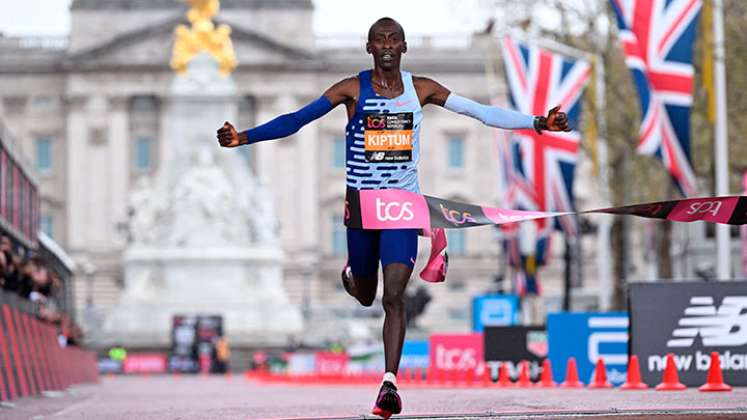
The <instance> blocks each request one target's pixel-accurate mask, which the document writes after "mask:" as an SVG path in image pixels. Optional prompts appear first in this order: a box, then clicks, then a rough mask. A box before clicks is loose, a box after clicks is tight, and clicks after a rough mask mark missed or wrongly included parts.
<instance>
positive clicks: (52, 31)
mask: <svg viewBox="0 0 747 420" xmlns="http://www.w3.org/2000/svg"><path fill="white" fill-rule="evenodd" d="M313 1H314V4H315V13H314V28H315V31H316V33H317V34H320V35H331V34H361V33H364V32H365V31H366V30H367V29H368V27H369V26H370V25H371V23H372V22H373V21H375V20H376V19H377V18H379V17H381V16H385V15H387V16H391V17H393V18H395V19H397V20H399V21H400V22H401V23H402V25H403V26H404V27H405V30H406V31H407V32H408V33H411V34H416V33H418V34H455V33H471V32H473V31H474V30H475V29H476V28H482V27H483V26H484V25H485V21H486V17H485V16H484V13H481V7H480V4H481V3H482V2H481V0H459V1H453V0H376V2H375V3H374V2H363V1H352V0H313ZM1 2H2V4H3V5H2V12H0V32H2V33H4V34H5V35H65V34H67V32H68V31H69V29H70V13H69V12H68V7H69V5H70V2H71V0H1ZM374 4H375V5H376V6H375V7H373V5H374Z"/></svg>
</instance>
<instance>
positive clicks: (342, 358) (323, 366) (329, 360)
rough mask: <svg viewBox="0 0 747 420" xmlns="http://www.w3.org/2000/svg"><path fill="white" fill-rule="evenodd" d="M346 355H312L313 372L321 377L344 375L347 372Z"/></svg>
mask: <svg viewBox="0 0 747 420" xmlns="http://www.w3.org/2000/svg"><path fill="white" fill-rule="evenodd" d="M349 359H350V358H349V356H348V354H347V353H332V352H326V351H319V352H316V353H315V354H314V372H315V373H316V374H317V375H321V376H336V375H344V374H345V373H347V370H348V361H349Z"/></svg>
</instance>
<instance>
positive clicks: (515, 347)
mask: <svg viewBox="0 0 747 420" xmlns="http://www.w3.org/2000/svg"><path fill="white" fill-rule="evenodd" d="M483 336H484V337H485V362H486V364H487V365H488V367H489V368H490V369H491V370H492V371H493V377H496V372H495V371H496V370H497V368H498V364H499V363H503V362H508V366H509V371H510V372H511V376H513V377H516V376H517V374H518V365H519V362H521V361H522V360H527V361H528V362H529V376H530V377H531V379H532V380H534V381H536V380H537V379H538V378H539V375H540V373H541V368H542V361H543V360H545V358H546V357H547V332H546V331H545V327H544V326H538V327H486V328H485V330H484V331H483Z"/></svg>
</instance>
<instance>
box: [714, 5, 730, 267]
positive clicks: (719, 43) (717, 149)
mask: <svg viewBox="0 0 747 420" xmlns="http://www.w3.org/2000/svg"><path fill="white" fill-rule="evenodd" d="M713 44H714V45H713V55H714V57H713V58H714V60H713V61H714V79H715V82H716V126H715V137H716V141H715V144H714V158H715V161H716V195H719V196H723V195H728V194H729V169H728V168H729V161H728V156H727V142H728V138H727V128H728V126H727V124H728V123H727V119H726V69H725V68H724V58H725V57H724V56H725V54H724V15H723V0H714V1H713ZM716 254H717V258H716V261H717V265H716V272H717V275H718V279H719V280H728V279H731V246H730V238H729V226H727V225H723V224H717V225H716Z"/></svg>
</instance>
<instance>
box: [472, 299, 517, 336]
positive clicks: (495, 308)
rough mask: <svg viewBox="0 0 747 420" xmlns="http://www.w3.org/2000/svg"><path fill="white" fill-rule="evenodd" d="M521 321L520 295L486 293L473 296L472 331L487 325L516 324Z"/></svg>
mask: <svg viewBox="0 0 747 420" xmlns="http://www.w3.org/2000/svg"><path fill="white" fill-rule="evenodd" d="M518 321H519V297H518V296H516V295H484V296H475V297H473V298H472V331H474V332H482V330H483V329H484V328H485V327H504V326H508V325H516V324H517V323H518Z"/></svg>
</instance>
